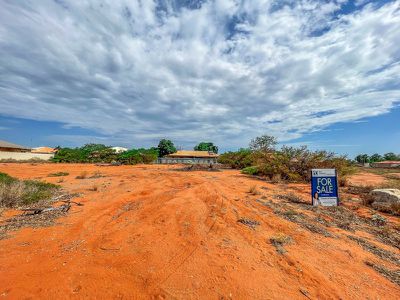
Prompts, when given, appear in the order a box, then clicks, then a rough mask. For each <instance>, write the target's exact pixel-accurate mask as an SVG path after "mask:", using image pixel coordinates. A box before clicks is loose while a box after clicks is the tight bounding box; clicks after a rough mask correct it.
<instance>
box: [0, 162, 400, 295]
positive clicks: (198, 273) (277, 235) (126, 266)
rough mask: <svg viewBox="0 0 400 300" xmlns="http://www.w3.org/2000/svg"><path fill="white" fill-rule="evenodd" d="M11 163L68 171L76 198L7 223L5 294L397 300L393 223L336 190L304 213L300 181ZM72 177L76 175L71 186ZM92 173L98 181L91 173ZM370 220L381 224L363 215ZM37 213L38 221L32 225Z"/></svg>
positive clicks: (7, 168)
mask: <svg viewBox="0 0 400 300" xmlns="http://www.w3.org/2000/svg"><path fill="white" fill-rule="evenodd" d="M15 166H16V165H15V164H12V163H5V164H0V172H5V173H8V174H10V175H11V176H13V177H16V178H19V179H37V178H41V179H42V180H45V181H46V182H49V183H57V182H58V181H59V180H60V177H57V176H55V177H48V174H52V173H57V172H60V171H63V172H68V173H69V175H68V176H65V177H62V178H63V181H62V182H60V183H59V184H60V185H61V186H62V189H63V191H65V192H66V193H69V194H74V193H79V194H80V196H79V197H77V199H78V200H76V201H77V202H80V203H83V204H84V206H82V207H79V206H71V208H70V210H69V211H68V213H67V214H60V215H52V216H47V215H45V214H39V215H36V216H35V215H33V216H32V217H29V218H27V219H24V220H25V221H24V222H25V224H24V225H23V226H19V225H15V226H14V225H8V226H9V227H11V228H12V231H10V232H9V236H8V238H6V239H3V240H0V278H1V285H0V295H3V296H4V297H5V298H10V299H20V298H37V299H48V298H53V299H59V298H61V299H63V298H103V299H104V298H107V299H113V298H126V299H151V298H153V299H265V298H268V299H282V298H288V299H305V298H308V299H377V298H380V299H382V298H386V299H397V298H398V295H399V294H400V286H399V285H398V269H399V267H400V265H399V248H398V244H399V228H400V227H399V225H400V222H399V218H398V217H396V216H392V215H388V214H385V213H379V212H377V211H375V210H372V209H371V208H369V207H366V206H363V204H362V202H361V200H360V199H359V198H357V199H358V200H352V199H353V198H354V197H356V196H357V195H356V193H354V194H353V193H352V192H355V191H354V190H353V191H352V192H350V191H344V190H343V191H342V193H341V195H342V198H343V201H342V204H343V206H342V207H338V208H320V207H317V208H315V207H312V206H311V205H310V190H309V186H308V185H307V184H284V183H281V184H272V183H268V182H265V181H261V180H257V179H254V178H251V177H248V176H243V175H241V174H240V173H239V172H238V171H235V170H221V171H220V172H215V173H212V174H211V173H210V172H208V170H197V171H196V172H182V171H177V170H176V169H178V168H181V166H172V165H171V166H162V165H145V166H143V165H137V166H113V167H103V166H96V165H89V164H37V165H31V164H18V167H15ZM83 172H85V174H86V176H85V178H84V179H79V178H76V177H79V176H80V175H81V174H82V173H83ZM96 172H100V174H101V176H93V175H94V174H99V173H96ZM254 186H255V188H253V187H254ZM94 187H97V188H96V189H94ZM250 191H253V192H250ZM57 205H62V203H58V204H54V206H57ZM377 213H378V214H379V215H381V216H382V218H384V221H383V220H382V219H381V218H379V217H373V216H374V215H376V214H377ZM37 217H40V218H42V217H43V218H45V220H44V221H43V222H42V223H40V224H36V223H31V222H33V220H37V219H36V218H37ZM53 217H54V218H53ZM13 218H15V213H14V212H13V211H11V210H3V211H2V213H1V215H0V224H1V226H7V225H6V224H14V223H13V222H14V221H7V220H10V219H13ZM31 218H32V219H31ZM33 218H35V219H33ZM54 224H56V225H54ZM25 225H26V226H25ZM43 225H46V226H45V227H43ZM18 226H19V227H18ZM350 236H351V238H350ZM366 262H369V263H368V264H367V263H366ZM27 279H29V280H27ZM266 282H267V284H266Z"/></svg>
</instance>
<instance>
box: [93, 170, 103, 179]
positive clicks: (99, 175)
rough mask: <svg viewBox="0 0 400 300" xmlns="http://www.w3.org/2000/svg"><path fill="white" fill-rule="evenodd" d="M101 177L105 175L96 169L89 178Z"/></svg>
mask: <svg viewBox="0 0 400 300" xmlns="http://www.w3.org/2000/svg"><path fill="white" fill-rule="evenodd" d="M101 177H104V176H103V175H102V174H101V173H100V172H99V171H96V172H94V173H93V175H92V176H90V177H89V178H101Z"/></svg>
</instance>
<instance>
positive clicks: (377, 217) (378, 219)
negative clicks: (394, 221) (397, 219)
mask: <svg viewBox="0 0 400 300" xmlns="http://www.w3.org/2000/svg"><path fill="white" fill-rule="evenodd" d="M371 220H372V222H373V223H374V224H376V225H377V226H383V225H386V222H387V221H386V218H385V217H382V216H381V215H379V214H374V215H372V217H371Z"/></svg>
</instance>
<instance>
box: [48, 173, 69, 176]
mask: <svg viewBox="0 0 400 300" xmlns="http://www.w3.org/2000/svg"><path fill="white" fill-rule="evenodd" d="M68 175H69V173H68V172H56V173H50V174H49V175H47V176H49V177H61V176H68Z"/></svg>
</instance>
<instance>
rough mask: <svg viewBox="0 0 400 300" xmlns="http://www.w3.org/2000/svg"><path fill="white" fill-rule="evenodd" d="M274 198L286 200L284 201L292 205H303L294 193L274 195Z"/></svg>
mask: <svg viewBox="0 0 400 300" xmlns="http://www.w3.org/2000/svg"><path fill="white" fill-rule="evenodd" d="M275 198H277V199H282V200H286V201H288V202H292V203H304V201H303V199H302V198H300V197H299V196H297V195H296V194H294V193H287V194H279V195H276V196H275Z"/></svg>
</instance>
